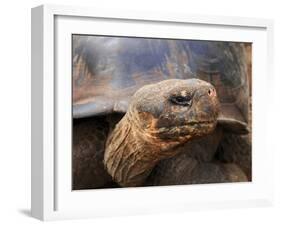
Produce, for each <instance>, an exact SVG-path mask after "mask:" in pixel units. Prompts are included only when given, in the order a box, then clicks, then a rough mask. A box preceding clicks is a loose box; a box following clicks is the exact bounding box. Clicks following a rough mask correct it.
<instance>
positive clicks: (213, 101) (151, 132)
mask: <svg viewBox="0 0 281 226" xmlns="http://www.w3.org/2000/svg"><path fill="white" fill-rule="evenodd" d="M218 114H219V101H218V98H217V95H216V91H215V89H214V87H213V86H212V85H211V84H209V83H207V82H204V81H202V80H198V79H189V80H178V79H171V80H166V81H162V82H159V83H156V84H152V85H147V86H144V87H143V88H141V89H140V90H138V91H137V92H136V93H135V95H134V96H133V98H132V101H131V104H130V106H129V110H128V112H127V113H126V115H125V116H124V117H123V118H122V120H121V121H120V122H119V123H118V124H117V125H116V127H115V129H114V130H113V131H112V133H111V134H110V136H109V138H108V140H107V143H106V149H105V155H104V164H105V167H106V169H107V171H108V173H109V174H110V175H111V176H112V178H113V180H114V181H116V182H117V183H118V184H119V185H121V186H141V185H144V184H145V181H146V179H147V177H148V176H149V174H150V173H151V171H152V170H153V168H154V167H155V165H157V163H159V161H161V160H163V159H167V158H171V157H173V156H175V155H177V154H178V153H179V152H181V151H183V150H182V149H181V148H180V147H181V146H183V145H184V144H185V143H187V142H190V141H192V140H194V139H196V138H200V137H202V136H205V135H208V134H210V133H212V132H213V131H214V129H215V128H216V124H217V117H218Z"/></svg>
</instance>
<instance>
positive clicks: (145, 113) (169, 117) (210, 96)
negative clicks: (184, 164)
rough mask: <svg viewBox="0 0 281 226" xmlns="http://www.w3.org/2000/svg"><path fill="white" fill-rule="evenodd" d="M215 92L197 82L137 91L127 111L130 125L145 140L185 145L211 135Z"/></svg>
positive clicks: (167, 83)
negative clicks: (153, 139) (147, 137)
mask: <svg viewBox="0 0 281 226" xmlns="http://www.w3.org/2000/svg"><path fill="white" fill-rule="evenodd" d="M218 113H219V101H218V98H217V95H216V90H215V88H214V87H213V86H212V85H211V84H210V83H208V82H205V81H202V80H199V79H187V80H181V79H170V80H165V81H162V82H159V83H156V84H152V85H147V86H144V87H143V88H141V89H139V90H138V91H137V92H136V93H135V94H134V96H133V98H132V100H131V104H130V108H129V111H128V116H129V117H130V118H132V119H133V120H131V122H132V123H134V124H135V126H136V127H137V129H138V130H139V131H140V132H141V133H143V134H145V135H148V136H150V137H151V136H152V137H155V138H158V139H160V140H161V141H163V142H166V141H180V142H181V141H182V142H186V141H187V140H190V139H192V138H195V137H200V136H203V135H206V134H209V133H211V132H212V131H213V130H214V129H215V127H216V124H217V117H218Z"/></svg>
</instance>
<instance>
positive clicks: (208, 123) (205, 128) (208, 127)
mask: <svg viewBox="0 0 281 226" xmlns="http://www.w3.org/2000/svg"><path fill="white" fill-rule="evenodd" d="M216 124H217V120H204V121H198V122H196V121H191V122H187V123H186V124H184V125H178V126H176V125H175V126H170V127H160V128H158V129H157V130H156V131H153V132H152V133H151V135H154V136H157V137H160V138H166V139H173V138H182V137H186V136H188V137H190V138H192V137H193V136H194V137H197V136H201V135H205V134H208V133H210V132H211V131H212V130H213V129H214V128H215V127H216Z"/></svg>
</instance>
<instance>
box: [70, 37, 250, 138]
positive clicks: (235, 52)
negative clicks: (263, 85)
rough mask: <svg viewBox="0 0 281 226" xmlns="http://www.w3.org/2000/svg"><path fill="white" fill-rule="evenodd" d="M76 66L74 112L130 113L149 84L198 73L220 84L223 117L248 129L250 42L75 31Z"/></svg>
mask: <svg viewBox="0 0 281 226" xmlns="http://www.w3.org/2000/svg"><path fill="white" fill-rule="evenodd" d="M72 70H73V71H72V74H73V118H83V117H90V116H97V115H105V114H110V113H114V112H119V113H125V112H126V110H127V107H128V105H129V102H130V98H131V96H132V95H133V94H134V93H135V92H136V91H137V90H138V89H139V88H140V87H142V86H144V85H146V84H151V83H155V82H159V81H162V80H165V79H171V78H179V79H189V78H199V79H202V80H205V81H208V82H210V83H211V84H213V85H214V86H215V87H216V89H217V93H218V96H219V99H220V102H221V115H220V117H219V118H220V122H221V123H222V124H224V125H225V127H226V128H228V129H230V130H233V131H234V132H239V133H245V132H246V131H247V122H248V112H249V95H250V94H249V81H248V80H249V78H248V71H247V57H246V44H245V43H238V42H221V41H194V40H171V39H153V38H132V37H105V36H86V35H85V36H84V35H73V68H72Z"/></svg>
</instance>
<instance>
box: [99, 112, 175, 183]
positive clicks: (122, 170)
mask: <svg viewBox="0 0 281 226" xmlns="http://www.w3.org/2000/svg"><path fill="white" fill-rule="evenodd" d="M129 115H130V114H126V115H125V116H124V117H123V118H122V119H121V121H120V122H119V123H118V124H117V125H116V126H115V128H114V130H113V131H112V133H111V134H110V135H109V137H108V139H107V142H106V148H105V155H104V164H105V167H106V169H107V171H108V173H109V174H110V175H111V176H112V178H113V180H114V181H116V182H117V183H118V184H119V185H121V186H126V187H134V186H141V185H143V184H144V182H145V180H146V178H147V177H148V176H149V174H150V172H151V170H152V169H153V168H154V166H155V165H156V164H157V163H158V162H159V161H160V160H162V159H164V158H168V157H172V156H173V155H175V154H176V152H175V151H170V150H171V149H172V147H173V146H175V145H176V144H175V142H171V143H169V144H167V143H165V144H164V145H163V144H162V143H161V142H160V141H159V140H157V139H156V138H155V137H153V136H150V135H149V134H146V133H145V132H144V131H140V130H139V129H138V127H137V126H136V125H134V123H133V120H132V119H131V118H130V116H129Z"/></svg>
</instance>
